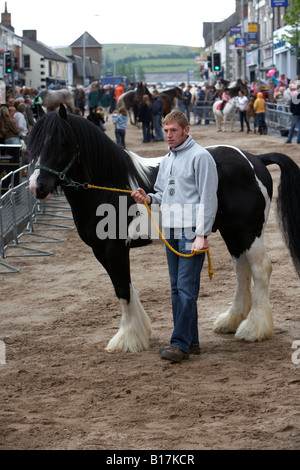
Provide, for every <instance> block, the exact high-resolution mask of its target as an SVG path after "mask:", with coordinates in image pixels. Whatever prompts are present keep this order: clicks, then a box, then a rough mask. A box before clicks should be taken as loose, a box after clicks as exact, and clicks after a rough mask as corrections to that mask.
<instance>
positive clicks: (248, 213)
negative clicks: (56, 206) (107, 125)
mask: <svg viewBox="0 0 300 470" xmlns="http://www.w3.org/2000/svg"><path fill="white" fill-rule="evenodd" d="M29 149H30V152H31V155H32V157H33V158H34V159H35V160H38V164H37V169H36V171H35V173H34V175H33V176H32V178H31V188H32V191H33V192H34V194H35V195H36V197H37V198H38V199H44V198H46V197H48V195H49V194H50V193H52V192H53V191H55V189H56V188H57V187H58V186H59V185H61V184H63V190H64V192H65V194H66V197H67V199H68V201H69V203H70V205H71V208H72V211H73V216H74V221H75V224H76V226H77V229H78V232H79V235H80V237H81V238H82V240H83V241H84V242H85V243H86V244H87V245H89V246H90V247H91V248H92V250H93V252H94V255H95V257H96V258H97V260H98V261H99V262H100V263H101V264H102V265H103V267H104V268H105V269H106V271H107V273H108V274H109V276H110V278H111V280H112V283H113V286H114V289H115V292H116V295H117V297H118V298H119V300H120V303H121V307H122V318H121V324H120V329H119V331H118V332H117V334H116V335H115V336H114V337H113V338H112V339H111V340H110V341H109V344H108V345H107V348H106V349H107V350H108V351H141V350H143V349H147V348H148V346H149V337H150V334H151V323H150V320H149V318H148V316H147V314H146V312H145V311H144V309H143V306H142V304H141V302H140V300H139V298H138V295H137V292H136V291H135V289H134V287H133V284H132V282H131V277H130V265H129V248H130V240H129V239H128V238H127V232H126V231H125V232H126V233H125V234H124V233H123V236H118V235H117V236H113V237H107V238H104V237H101V236H99V230H98V228H99V224H103V226H104V225H105V224H106V221H105V217H106V216H107V211H109V207H111V206H112V207H113V209H114V211H115V214H116V217H115V224H116V230H115V232H114V235H115V234H118V233H119V228H120V227H119V224H120V222H119V221H120V217H122V216H123V215H124V214H126V223H127V224H129V223H130V222H131V220H132V219H133V218H134V215H132V214H135V209H134V210H133V211H132V209H133V206H132V205H133V204H134V201H133V199H132V198H131V196H130V194H126V196H122V197H123V198H125V199H124V200H122V201H120V199H119V196H120V195H119V194H118V193H117V192H110V191H106V190H99V189H98V190H97V189H86V183H90V184H92V185H97V186H105V187H112V188H119V189H127V190H128V189H130V190H136V189H137V187H139V186H140V187H143V188H144V189H145V190H146V191H150V190H152V189H153V183H154V180H155V178H156V174H157V171H158V168H157V166H150V165H147V160H145V159H142V158H140V157H138V156H136V155H131V154H130V152H126V151H125V150H123V149H121V148H120V147H119V146H117V145H116V144H115V143H114V142H113V141H112V140H111V139H109V138H108V137H107V136H106V135H105V134H104V133H103V132H101V131H100V130H98V129H97V127H96V126H94V125H93V124H92V123H90V122H89V121H87V120H86V119H84V118H82V117H80V116H75V115H71V114H70V115H67V113H66V112H65V109H64V108H63V107H61V108H60V111H59V113H57V112H53V113H48V114H46V115H45V116H43V117H42V118H41V119H40V120H39V121H38V122H37V123H36V125H35V126H34V128H33V130H32V132H31V136H30V141H29ZM208 151H209V152H210V153H211V155H212V156H213V158H214V159H215V161H216V164H217V169H218V175H219V187H218V201H219V207H218V212H217V216H216V220H215V224H214V230H215V231H216V230H219V231H220V233H221V235H222V237H223V239H224V241H225V243H226V245H227V248H228V250H229V252H230V254H231V256H232V259H233V263H234V267H235V271H236V276H237V286H236V292H235V295H234V299H233V302H232V304H231V306H230V308H229V310H228V311H227V312H225V313H223V314H222V315H220V316H219V318H218V319H217V320H216V322H215V331H217V332H220V333H229V332H235V335H236V338H238V339H243V340H246V341H261V340H265V339H268V338H271V337H272V335H273V321H272V314H271V308H270V303H269V296H268V288H269V278H270V274H271V270H272V268H271V263H270V261H269V259H268V256H267V253H266V250H265V247H264V242H263V233H264V228H265V225H266V222H267V218H268V213H269V209H270V204H271V198H272V178H271V175H270V173H269V171H268V170H267V168H266V165H269V164H274V163H275V164H277V165H279V167H280V169H281V181H280V185H279V188H278V212H279V215H280V220H281V223H280V225H281V228H282V231H283V233H284V236H285V239H286V242H287V245H288V247H289V249H290V253H291V257H292V260H293V262H294V265H295V268H296V270H297V272H298V274H299V275H300V211H299V207H300V169H299V167H298V166H297V165H296V164H295V163H294V162H293V161H292V160H291V159H290V158H289V157H287V156H286V155H283V154H278V153H269V154H263V155H251V154H249V153H248V152H242V151H241V150H239V149H237V148H235V147H231V146H226V145H220V146H214V147H208ZM74 182H75V183H76V184H75V183H74ZM121 206H122V207H121ZM130 214H131V215H130ZM251 279H253V281H254V292H253V298H252V295H251Z"/></svg>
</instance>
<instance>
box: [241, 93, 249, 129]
mask: <svg viewBox="0 0 300 470" xmlns="http://www.w3.org/2000/svg"><path fill="white" fill-rule="evenodd" d="M238 100H239V109H240V122H241V129H240V132H244V121H245V123H246V125H247V133H248V134H249V132H250V127H249V122H248V121H247V107H248V98H247V96H245V93H244V92H243V91H241V90H240V91H239V98H238Z"/></svg>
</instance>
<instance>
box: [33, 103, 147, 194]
mask: <svg viewBox="0 0 300 470" xmlns="http://www.w3.org/2000/svg"><path fill="white" fill-rule="evenodd" d="M62 145H64V146H65V148H67V149H68V155H69V161H70V160H71V159H72V156H73V155H74V154H75V153H76V152H78V150H79V157H78V158H77V159H76V161H75V162H74V165H72V167H71V169H70V171H69V172H68V175H70V176H71V177H72V178H74V179H75V178H76V180H77V181H79V182H87V183H89V184H93V185H99V186H102V185H105V186H108V185H112V186H115V187H118V188H120V189H122V188H123V189H126V188H127V189H132V190H134V189H136V188H137V187H138V186H142V187H143V188H144V189H145V191H147V190H148V191H149V190H150V188H151V187H152V184H153V177H151V174H152V173H153V170H152V171H151V168H150V167H147V166H146V165H145V164H144V163H143V162H142V161H141V162H137V159H136V158H132V157H131V156H130V153H129V152H127V151H125V150H124V149H122V148H121V147H120V146H118V145H117V144H115V143H114V142H113V141H112V140H111V139H110V138H109V137H108V136H107V135H106V134H105V133H104V132H102V131H101V130H100V129H98V128H97V126H95V125H94V124H93V123H91V122H90V121H88V120H87V119H85V118H83V117H81V116H77V115H73V114H68V117H67V120H65V119H63V118H62V117H60V115H59V113H58V112H51V113H47V114H46V115H45V116H43V117H42V118H41V119H39V120H38V121H37V122H36V124H35V125H34V126H33V129H32V131H31V134H30V138H29V142H28V148H29V151H30V154H31V158H32V159H34V160H35V161H36V160H37V159H38V158H39V156H40V155H41V156H42V159H43V162H44V164H46V163H45V162H48V163H49V162H55V165H56V168H59V169H60V170H62V169H63V168H62V165H61V164H60V162H59V157H58V158H57V156H58V155H60V149H61V146H62ZM65 163H66V162H64V164H65ZM52 164H53V165H54V163H52Z"/></svg>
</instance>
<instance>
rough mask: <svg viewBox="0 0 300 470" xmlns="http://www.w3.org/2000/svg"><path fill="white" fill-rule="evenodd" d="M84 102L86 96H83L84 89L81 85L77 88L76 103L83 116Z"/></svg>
mask: <svg viewBox="0 0 300 470" xmlns="http://www.w3.org/2000/svg"><path fill="white" fill-rule="evenodd" d="M85 102H86V96H85V92H84V89H83V87H82V86H81V87H79V88H78V95H77V103H78V108H79V109H80V113H81V115H82V116H84V111H85Z"/></svg>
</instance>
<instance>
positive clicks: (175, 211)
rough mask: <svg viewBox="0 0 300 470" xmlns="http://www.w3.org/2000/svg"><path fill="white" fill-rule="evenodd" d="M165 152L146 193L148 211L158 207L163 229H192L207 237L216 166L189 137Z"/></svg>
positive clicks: (214, 201)
mask: <svg viewBox="0 0 300 470" xmlns="http://www.w3.org/2000/svg"><path fill="white" fill-rule="evenodd" d="M169 150H170V152H169V153H168V154H167V155H166V156H165V157H164V158H163V159H162V161H161V164H160V167H159V171H158V175H157V179H156V182H155V185H154V191H155V192H154V193H149V196H151V198H152V208H153V205H154V204H158V205H159V206H160V210H161V213H162V226H163V228H164V229H168V228H175V229H181V228H190V229H191V228H196V230H195V234H196V235H199V236H208V235H209V234H210V233H211V230H212V226H213V223H214V220H215V216H216V212H217V207H218V200H217V189H218V174H217V168H216V163H215V161H214V159H213V157H212V156H211V155H210V153H209V152H208V151H207V150H206V149H204V148H203V147H201V146H200V145H198V144H197V143H196V142H195V141H194V139H193V138H192V137H191V136H188V138H187V139H186V141H185V142H184V143H183V144H181V145H180V146H179V147H176V148H169ZM180 232H181V230H180Z"/></svg>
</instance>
